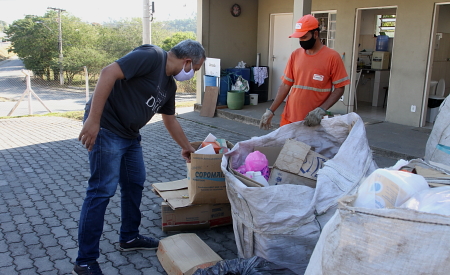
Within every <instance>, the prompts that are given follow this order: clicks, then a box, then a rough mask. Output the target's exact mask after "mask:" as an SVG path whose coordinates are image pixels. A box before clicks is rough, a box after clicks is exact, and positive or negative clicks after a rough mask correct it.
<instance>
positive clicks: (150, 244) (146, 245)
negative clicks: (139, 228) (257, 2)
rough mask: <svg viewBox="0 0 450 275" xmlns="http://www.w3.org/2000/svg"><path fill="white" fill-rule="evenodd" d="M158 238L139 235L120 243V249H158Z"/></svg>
mask: <svg viewBox="0 0 450 275" xmlns="http://www.w3.org/2000/svg"><path fill="white" fill-rule="evenodd" d="M158 245H159V240H157V239H154V238H149V237H144V236H142V235H139V236H137V237H136V239H134V241H132V242H131V243H120V250H121V251H131V250H138V249H144V250H154V249H158Z"/></svg>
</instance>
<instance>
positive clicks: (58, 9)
mask: <svg viewBox="0 0 450 275" xmlns="http://www.w3.org/2000/svg"><path fill="white" fill-rule="evenodd" d="M47 9H48V10H55V11H58V24H59V26H58V30H59V35H58V49H59V83H60V84H61V85H64V72H63V50H62V28H61V12H62V11H66V10H63V9H60V8H51V7H48V8H47Z"/></svg>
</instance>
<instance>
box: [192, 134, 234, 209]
mask: <svg viewBox="0 0 450 275" xmlns="http://www.w3.org/2000/svg"><path fill="white" fill-rule="evenodd" d="M200 144H201V142H193V143H192V146H193V147H194V148H196V149H197V148H199V146H200ZM227 145H228V148H229V149H231V148H233V144H231V143H230V142H228V141H227ZM222 156H223V154H214V155H205V154H195V153H194V154H191V163H188V164H187V170H188V173H187V179H188V190H189V202H190V203H192V204H216V203H229V200H228V196H227V190H226V185H225V175H224V174H223V172H222V168H221V167H220V165H221V162H222Z"/></svg>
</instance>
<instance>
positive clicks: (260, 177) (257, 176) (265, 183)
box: [252, 171, 269, 187]
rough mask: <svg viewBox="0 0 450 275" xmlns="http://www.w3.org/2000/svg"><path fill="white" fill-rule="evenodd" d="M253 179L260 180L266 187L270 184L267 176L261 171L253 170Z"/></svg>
mask: <svg viewBox="0 0 450 275" xmlns="http://www.w3.org/2000/svg"><path fill="white" fill-rule="evenodd" d="M252 179H253V180H254V181H256V182H259V183H260V184H262V185H263V186H265V187H268V186H269V183H268V182H267V180H266V178H264V176H263V175H261V172H259V171H257V172H253V177H252Z"/></svg>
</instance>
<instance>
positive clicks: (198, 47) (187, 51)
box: [170, 39, 206, 64]
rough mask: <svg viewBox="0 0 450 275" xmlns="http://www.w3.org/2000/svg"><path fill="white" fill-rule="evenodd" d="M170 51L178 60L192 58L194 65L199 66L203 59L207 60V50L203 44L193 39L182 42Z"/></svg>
mask: <svg viewBox="0 0 450 275" xmlns="http://www.w3.org/2000/svg"><path fill="white" fill-rule="evenodd" d="M170 51H171V52H173V53H174V54H175V56H176V57H177V58H178V59H183V58H192V62H193V63H194V64H198V63H199V62H200V60H201V59H206V55H205V49H204V48H203V46H202V44H200V43H199V42H197V41H194V40H191V39H187V40H183V41H181V42H180V43H178V44H176V45H175V46H174V47H173V48H172V49H170Z"/></svg>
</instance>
